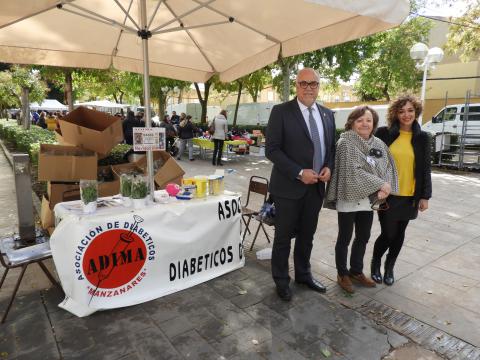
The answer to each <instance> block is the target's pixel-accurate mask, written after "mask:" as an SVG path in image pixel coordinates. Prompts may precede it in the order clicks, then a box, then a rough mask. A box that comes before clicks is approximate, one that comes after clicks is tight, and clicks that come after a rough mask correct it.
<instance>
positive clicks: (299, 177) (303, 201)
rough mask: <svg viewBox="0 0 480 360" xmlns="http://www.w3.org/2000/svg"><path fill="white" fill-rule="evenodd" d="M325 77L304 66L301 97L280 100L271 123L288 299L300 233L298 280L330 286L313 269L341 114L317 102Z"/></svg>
mask: <svg viewBox="0 0 480 360" xmlns="http://www.w3.org/2000/svg"><path fill="white" fill-rule="evenodd" d="M319 81H320V78H319V75H318V73H317V72H316V71H315V70H313V69H309V68H305V69H302V70H300V71H299V72H298V74H297V80H296V91H297V97H296V98H295V99H293V100H291V101H288V102H285V103H283V104H280V105H276V106H274V107H273V109H272V112H271V113H270V119H269V121H268V127H267V134H266V156H267V158H268V159H270V160H271V161H272V162H273V169H272V175H271V177H270V189H269V190H270V193H271V194H272V196H273V200H274V202H275V210H276V214H275V238H274V241H273V250H272V276H273V279H274V281H275V284H276V287H277V294H278V296H279V297H280V298H281V299H282V300H285V301H290V300H291V298H292V292H291V290H290V287H289V283H290V276H289V274H288V257H289V255H290V244H291V239H292V238H294V237H295V248H294V264H295V281H296V282H297V283H300V284H304V285H306V286H308V287H309V288H310V289H312V290H315V291H318V292H325V291H326V288H325V286H324V285H323V284H321V283H320V282H319V281H318V280H316V279H314V278H313V276H312V273H311V269H310V254H311V252H312V247H313V236H314V234H315V231H316V229H317V221H318V214H319V212H320V208H321V207H322V202H323V196H324V193H325V183H326V182H328V181H329V180H330V175H331V172H332V170H333V165H334V159H335V120H334V117H333V113H332V111H330V110H329V109H327V108H325V107H323V106H321V105H319V104H317V103H316V99H317V95H318V88H319Z"/></svg>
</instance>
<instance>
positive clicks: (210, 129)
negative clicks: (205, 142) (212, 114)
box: [208, 119, 215, 135]
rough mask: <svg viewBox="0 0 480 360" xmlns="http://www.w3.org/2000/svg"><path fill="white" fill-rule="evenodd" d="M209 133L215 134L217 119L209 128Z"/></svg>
mask: <svg viewBox="0 0 480 360" xmlns="http://www.w3.org/2000/svg"><path fill="white" fill-rule="evenodd" d="M208 133H209V134H210V135H213V134H215V119H213V121H212V124H211V125H210V126H209V127H208Z"/></svg>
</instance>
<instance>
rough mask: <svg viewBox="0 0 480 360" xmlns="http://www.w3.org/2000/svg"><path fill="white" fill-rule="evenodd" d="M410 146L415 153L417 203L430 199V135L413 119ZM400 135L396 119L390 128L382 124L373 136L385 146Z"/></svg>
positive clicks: (415, 196) (415, 195) (415, 194)
mask: <svg viewBox="0 0 480 360" xmlns="http://www.w3.org/2000/svg"><path fill="white" fill-rule="evenodd" d="M412 132H413V136H412V146H413V153H414V155H415V170H414V176H415V193H414V195H413V196H414V198H415V200H416V201H415V202H416V203H417V204H418V200H420V199H426V200H428V199H430V198H431V197H432V178H431V151H432V148H431V137H430V134H428V133H426V132H425V131H422V128H421V127H420V124H419V123H418V122H417V121H415V122H414V123H413V126H412ZM399 135H400V127H399V124H398V121H397V122H395V123H394V124H393V125H392V126H391V127H390V128H388V127H386V126H383V127H380V128H378V129H377V131H376V133H375V136H376V137H378V138H380V139H381V140H382V141H383V142H384V143H385V144H387V146H390V145H391V144H392V143H393V142H394V141H395V140H396V139H397V137H398V136H399Z"/></svg>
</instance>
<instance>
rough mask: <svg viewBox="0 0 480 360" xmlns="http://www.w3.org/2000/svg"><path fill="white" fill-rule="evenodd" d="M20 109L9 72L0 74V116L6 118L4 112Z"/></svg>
mask: <svg viewBox="0 0 480 360" xmlns="http://www.w3.org/2000/svg"><path fill="white" fill-rule="evenodd" d="M18 107H20V100H19V98H18V96H17V93H16V86H15V84H14V83H13V79H12V73H11V72H10V71H2V72H0V116H4V117H6V116H7V115H6V112H5V111H6V110H7V109H10V108H18Z"/></svg>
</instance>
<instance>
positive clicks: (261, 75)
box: [242, 66, 272, 102]
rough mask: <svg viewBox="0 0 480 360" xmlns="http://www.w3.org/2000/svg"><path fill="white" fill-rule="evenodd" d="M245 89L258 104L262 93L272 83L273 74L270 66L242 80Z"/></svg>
mask: <svg viewBox="0 0 480 360" xmlns="http://www.w3.org/2000/svg"><path fill="white" fill-rule="evenodd" d="M242 82H243V87H244V88H245V89H246V90H247V91H248V93H249V94H250V96H251V97H252V99H253V102H257V99H258V95H259V94H260V92H261V91H262V90H263V89H264V88H265V86H267V85H268V84H270V83H271V82H272V72H271V69H270V67H269V66H267V67H264V68H262V69H260V70H257V71H255V72H253V73H251V74H249V75H247V76H244V77H243V78H242Z"/></svg>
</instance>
